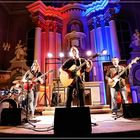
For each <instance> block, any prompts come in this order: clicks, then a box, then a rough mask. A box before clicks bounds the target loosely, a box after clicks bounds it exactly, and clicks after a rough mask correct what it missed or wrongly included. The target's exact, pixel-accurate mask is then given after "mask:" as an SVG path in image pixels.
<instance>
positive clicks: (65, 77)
mask: <svg viewBox="0 0 140 140" xmlns="http://www.w3.org/2000/svg"><path fill="white" fill-rule="evenodd" d="M101 55H106V54H105V53H104V50H103V51H102V52H101V53H97V54H95V55H93V56H91V57H90V58H89V59H88V60H90V59H92V58H95V57H97V56H101ZM85 64H86V61H85V62H84V63H82V64H81V65H80V66H79V67H77V66H76V65H72V66H71V67H70V68H69V69H68V71H69V72H66V71H64V70H62V68H60V81H61V83H62V85H63V86H64V87H68V86H69V85H71V83H72V82H73V80H74V78H71V77H70V72H72V71H75V73H76V75H78V76H80V75H81V73H80V69H81V68H82V67H83V66H84V65H85Z"/></svg>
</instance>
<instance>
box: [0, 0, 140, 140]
mask: <svg viewBox="0 0 140 140" xmlns="http://www.w3.org/2000/svg"><path fill="white" fill-rule="evenodd" d="M139 8H140V1H139V0H135V1H133V0H126V1H123V0H83V1H80V0H74V1H73V0H67V1H62V0H53V1H50V0H32V1H27V0H25V1H22V0H10V1H6V0H5V1H0V21H1V22H0V124H1V126H0V137H6V136H9V137H15V136H19V137H20V136H21V137H24V136H27V137H30V136H34V137H36V136H37V137H50V138H54V137H57V134H59V132H60V133H62V135H61V136H62V137H63V136H64V133H67V132H66V131H65V130H66V128H68V129H73V128H74V127H76V128H77V129H78V130H79V131H80V132H79V131H78V132H79V134H78V136H82V133H84V132H85V133H86V132H87V133H88V132H89V131H90V132H89V133H90V137H92V138H93V137H100V136H101V137H124V136H133V137H135V136H140V134H139V130H140V127H139V125H138V122H140V119H139V118H140V111H139V107H140V76H139V75H140V14H139V10H138V9H139ZM72 46H76V47H77V48H78V50H79V55H80V56H81V57H83V58H85V59H87V60H88V59H90V60H92V63H93V67H92V69H91V71H90V72H85V73H84V76H83V77H84V78H83V84H84V86H85V89H84V100H85V106H86V107H85V108H80V107H78V101H77V95H76V94H75V93H73V99H72V108H74V109H75V111H74V112H71V113H72V114H73V115H72V114H69V113H70V112H69V110H65V109H66V108H65V105H66V100H67V86H64V85H63V84H62V83H61V79H60V71H59V69H60V68H61V66H62V64H63V63H64V62H65V61H66V60H67V59H68V58H69V57H70V56H69V51H70V48H71V47H72ZM104 50H105V51H106V53H105V54H103V51H104ZM113 57H118V58H119V59H120V63H119V64H121V65H123V66H124V67H126V68H127V66H128V65H129V64H132V67H131V68H130V70H129V74H128V77H127V79H126V81H127V82H126V89H127V98H128V103H127V104H123V105H122V97H121V93H120V92H118V96H117V104H118V106H120V110H121V111H122V112H123V115H122V116H121V115H120V117H118V118H113V117H112V116H111V95H110V87H109V85H108V83H107V80H106V79H105V75H106V73H107V71H108V69H109V68H110V66H111V59H112V58H113ZM3 60H4V61H3ZM35 60H36V61H37V62H38V63H39V65H40V71H41V72H42V78H43V79H44V81H45V82H44V83H43V84H41V86H40V90H39V97H38V101H37V107H36V110H35V115H36V116H37V117H36V118H37V119H39V121H38V120H36V119H33V120H31V122H32V123H31V124H30V123H29V122H28V121H27V122H24V123H23V122H22V121H23V120H24V119H25V120H26V118H27V114H28V113H27V108H26V105H24V101H25V100H26V98H27V94H28V92H29V89H28V87H26V85H22V86H23V87H24V89H25V90H22V91H20V92H19V91H17V92H12V93H11V91H10V88H11V87H12V86H13V85H14V84H15V82H17V81H20V80H21V79H22V77H23V75H24V74H25V73H26V71H28V70H29V69H30V68H31V66H32V63H33V62H34V61H35ZM20 86H21V85H20ZM27 86H28V85H27ZM11 106H12V109H11ZM71 111H72V110H71ZM2 112H3V113H2ZM77 112H78V113H77ZM65 117H66V119H65ZM78 117H80V118H81V120H80V121H81V122H82V124H83V126H82V124H81V122H79V119H78ZM6 118H7V119H6ZM10 118H12V119H10ZM82 119H83V120H82ZM107 120H108V121H107ZM69 121H70V122H71V123H69ZM8 122H9V123H10V124H9V123H8ZM72 122H73V123H72ZM3 123H4V125H3ZM129 123H131V125H130V124H129ZM71 124H72V126H71ZM76 124H77V125H76ZM63 125H64V127H63ZM65 125H66V126H65ZM68 126H69V127H68ZM82 128H85V129H82ZM69 131H71V130H69ZM78 132H77V133H78ZM55 134H56V135H55ZM70 134H71V133H70ZM70 136H71V135H70ZM129 138H130V137H129Z"/></svg>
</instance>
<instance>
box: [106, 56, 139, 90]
mask: <svg viewBox="0 0 140 140" xmlns="http://www.w3.org/2000/svg"><path fill="white" fill-rule="evenodd" d="M139 59H140V58H139V57H136V58H134V59H132V61H131V63H129V64H128V65H127V66H126V67H125V69H124V70H123V71H121V72H120V73H119V74H117V75H115V76H114V77H113V78H112V81H111V82H108V85H109V86H110V87H112V88H113V87H115V85H116V84H117V82H118V81H119V80H120V77H121V75H123V74H124V72H125V71H126V70H127V69H128V68H129V67H130V68H131V65H132V64H134V63H137V61H138V60H139Z"/></svg>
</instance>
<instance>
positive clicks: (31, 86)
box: [22, 60, 44, 118]
mask: <svg viewBox="0 0 140 140" xmlns="http://www.w3.org/2000/svg"><path fill="white" fill-rule="evenodd" d="M41 75H42V73H41V72H40V66H39V64H38V62H37V60H34V62H33V64H32V66H31V68H30V69H29V70H28V71H27V72H26V73H25V74H24V76H23V78H22V82H24V84H25V86H24V87H25V90H27V92H28V91H29V93H27V94H28V111H29V113H30V115H31V118H33V117H34V113H35V109H36V106H37V101H38V96H39V90H40V84H43V83H44V80H43V79H42V78H41Z"/></svg>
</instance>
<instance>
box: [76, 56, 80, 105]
mask: <svg viewBox="0 0 140 140" xmlns="http://www.w3.org/2000/svg"><path fill="white" fill-rule="evenodd" d="M79 61H80V60H79ZM76 64H77V61H76V59H75V65H76ZM76 67H77V65H76ZM76 73H77V71H76ZM75 82H76V83H75V84H76V96H77V107H78V103H79V102H80V101H79V100H80V99H79V98H78V96H79V87H78V75H77V74H76V75H75ZM78 99H79V100H78Z"/></svg>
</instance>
